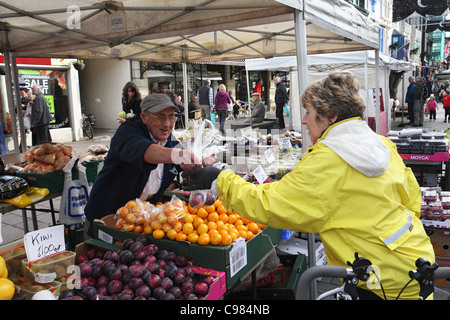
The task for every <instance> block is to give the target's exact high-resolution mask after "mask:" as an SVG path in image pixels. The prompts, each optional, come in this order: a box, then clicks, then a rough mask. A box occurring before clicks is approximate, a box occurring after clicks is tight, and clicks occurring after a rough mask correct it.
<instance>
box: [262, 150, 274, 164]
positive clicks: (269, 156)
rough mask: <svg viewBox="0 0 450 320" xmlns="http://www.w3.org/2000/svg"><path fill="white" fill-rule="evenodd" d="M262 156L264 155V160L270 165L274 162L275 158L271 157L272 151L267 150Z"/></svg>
mask: <svg viewBox="0 0 450 320" xmlns="http://www.w3.org/2000/svg"><path fill="white" fill-rule="evenodd" d="M264 154H265V156H266V159H267V162H268V163H272V162H274V161H275V157H274V156H273V153H272V149H267V150H266V151H265V152H264Z"/></svg>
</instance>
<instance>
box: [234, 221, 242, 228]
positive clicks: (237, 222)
mask: <svg viewBox="0 0 450 320" xmlns="http://www.w3.org/2000/svg"><path fill="white" fill-rule="evenodd" d="M243 224H244V222H242V219H237V220H236V221H235V222H234V226H235V227H236V228H237V227H239V226H242V225H243Z"/></svg>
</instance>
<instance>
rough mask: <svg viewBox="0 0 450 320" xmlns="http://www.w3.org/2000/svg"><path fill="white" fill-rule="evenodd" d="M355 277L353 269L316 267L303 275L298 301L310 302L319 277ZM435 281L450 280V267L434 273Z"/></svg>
mask: <svg viewBox="0 0 450 320" xmlns="http://www.w3.org/2000/svg"><path fill="white" fill-rule="evenodd" d="M352 275H355V273H354V272H353V270H352V269H349V268H346V267H340V266H328V265H325V266H314V267H311V268H309V269H307V270H306V271H305V272H303V274H302V275H301V277H300V279H299V281H298V285H297V292H296V294H295V299H296V300H308V295H309V289H310V286H311V282H312V281H313V280H314V279H316V278H319V277H334V278H345V277H347V276H352ZM433 279H450V267H440V268H438V269H437V270H435V271H434V274H433Z"/></svg>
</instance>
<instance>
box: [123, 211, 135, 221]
mask: <svg viewBox="0 0 450 320" xmlns="http://www.w3.org/2000/svg"><path fill="white" fill-rule="evenodd" d="M125 221H126V222H127V223H134V222H135V221H136V216H135V215H134V213H129V214H127V215H126V216H125Z"/></svg>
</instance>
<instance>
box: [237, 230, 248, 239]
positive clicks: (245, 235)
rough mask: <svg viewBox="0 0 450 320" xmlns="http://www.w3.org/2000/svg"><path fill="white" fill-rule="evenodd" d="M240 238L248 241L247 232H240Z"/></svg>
mask: <svg viewBox="0 0 450 320" xmlns="http://www.w3.org/2000/svg"><path fill="white" fill-rule="evenodd" d="M239 237H241V238H244V239H247V231H245V230H239Z"/></svg>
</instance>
